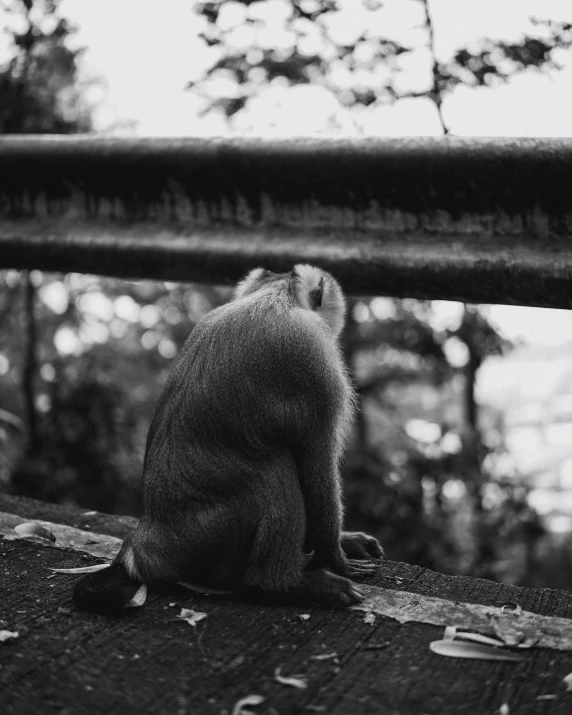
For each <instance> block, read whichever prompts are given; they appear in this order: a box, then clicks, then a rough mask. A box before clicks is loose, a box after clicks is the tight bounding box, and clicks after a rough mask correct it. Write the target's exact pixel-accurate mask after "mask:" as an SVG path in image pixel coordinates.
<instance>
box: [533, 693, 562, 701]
mask: <svg viewBox="0 0 572 715" xmlns="http://www.w3.org/2000/svg"><path fill="white" fill-rule="evenodd" d="M557 697H558V695H553V694H550V695H539V696H538V697H537V698H536V699H537V700H556V698H557Z"/></svg>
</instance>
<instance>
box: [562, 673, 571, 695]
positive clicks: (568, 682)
mask: <svg viewBox="0 0 572 715" xmlns="http://www.w3.org/2000/svg"><path fill="white" fill-rule="evenodd" d="M562 680H563V681H564V684H565V685H566V692H567V693H570V692H572V673H568V675H567V676H566V677H565V678H562Z"/></svg>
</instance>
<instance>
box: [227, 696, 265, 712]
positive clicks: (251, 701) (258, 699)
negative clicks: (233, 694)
mask: <svg viewBox="0 0 572 715" xmlns="http://www.w3.org/2000/svg"><path fill="white" fill-rule="evenodd" d="M263 702H264V698H263V697H262V695H247V696H246V697H245V698H240V700H238V701H237V702H236V703H235V706H234V707H233V709H232V715H251V712H252V711H251V710H246V707H247V706H256V705H260V704H261V703H263Z"/></svg>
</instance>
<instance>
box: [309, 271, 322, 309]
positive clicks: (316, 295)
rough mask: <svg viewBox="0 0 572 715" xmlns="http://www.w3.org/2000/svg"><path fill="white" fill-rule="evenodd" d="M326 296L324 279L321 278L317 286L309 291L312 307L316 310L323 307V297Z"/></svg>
mask: <svg viewBox="0 0 572 715" xmlns="http://www.w3.org/2000/svg"><path fill="white" fill-rule="evenodd" d="M323 297H324V279H323V277H322V278H320V282H319V283H318V285H317V286H316V287H315V288H312V290H311V291H309V293H308V300H309V302H310V308H312V310H316V308H321V307H322V298H323Z"/></svg>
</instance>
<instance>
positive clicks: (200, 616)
mask: <svg viewBox="0 0 572 715" xmlns="http://www.w3.org/2000/svg"><path fill="white" fill-rule="evenodd" d="M206 617H207V614H206V613H201V612H200V611H193V609H192V608H181V612H180V613H179V615H178V616H177V618H181V619H182V620H183V621H186V622H187V623H188V624H189V625H190V626H193V627H194V626H196V625H197V623H199V622H200V621H204V619H205V618H206Z"/></svg>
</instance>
